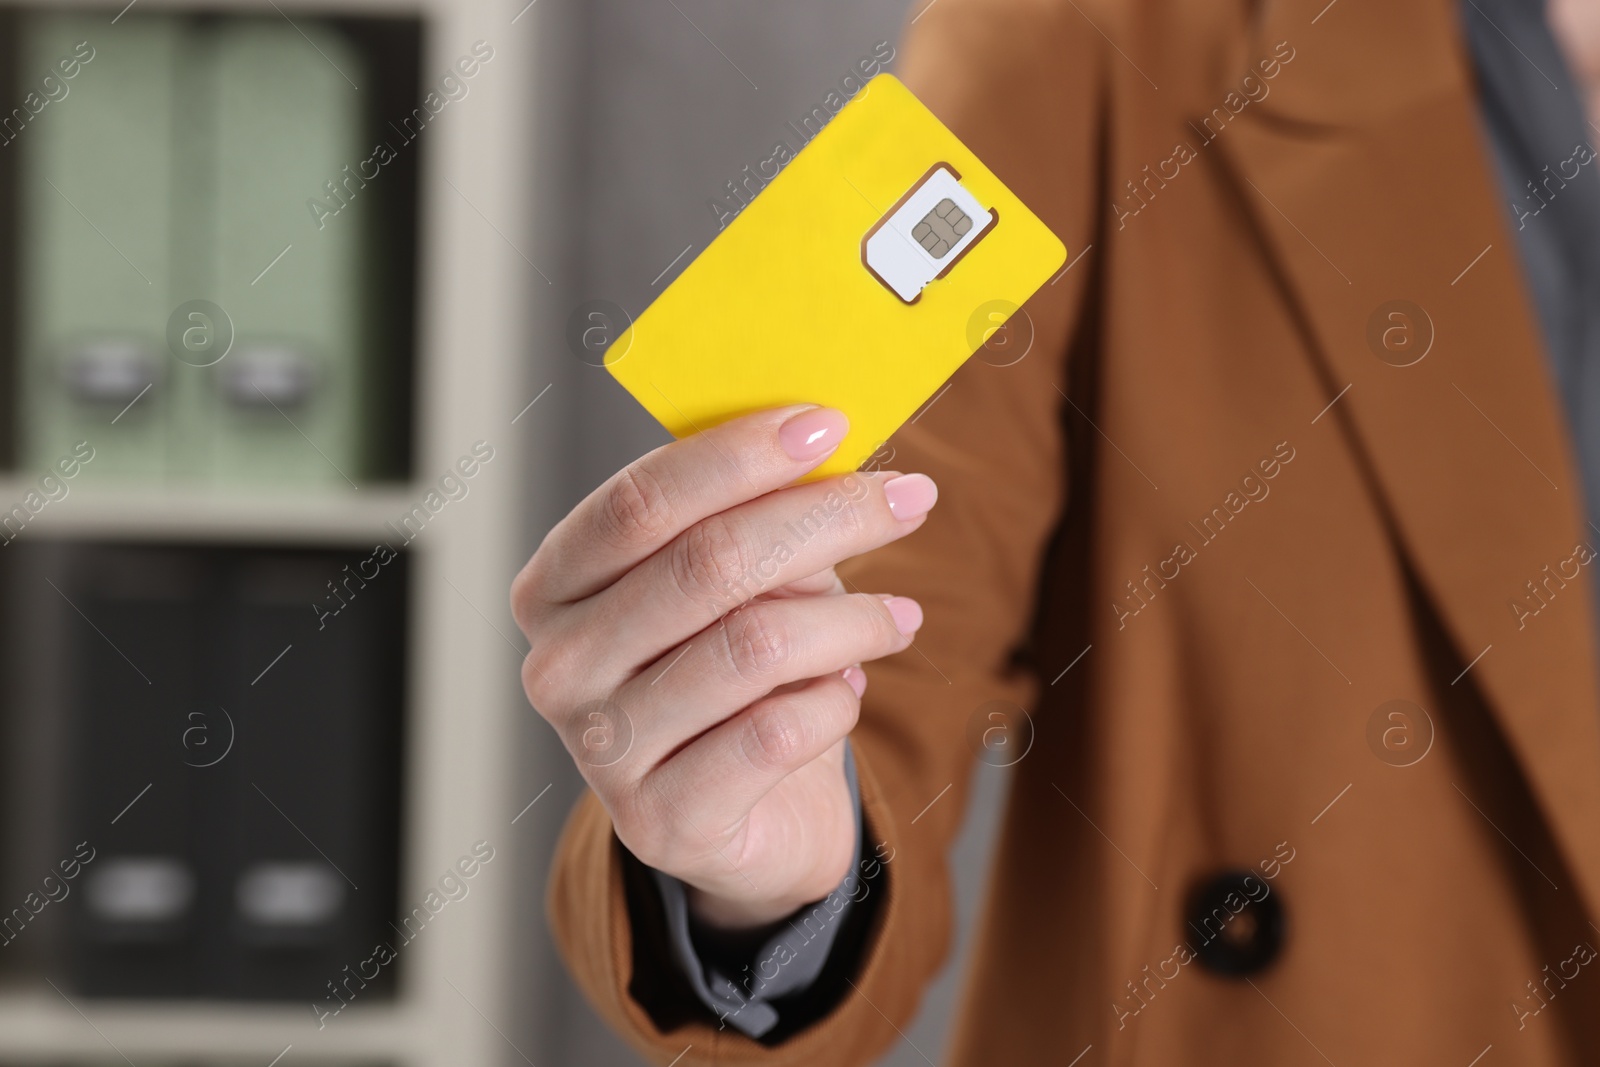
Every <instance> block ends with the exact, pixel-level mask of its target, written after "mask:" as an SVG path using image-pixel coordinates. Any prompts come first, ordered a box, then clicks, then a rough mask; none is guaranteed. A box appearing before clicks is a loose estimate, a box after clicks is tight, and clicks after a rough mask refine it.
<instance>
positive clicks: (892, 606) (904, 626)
mask: <svg viewBox="0 0 1600 1067" xmlns="http://www.w3.org/2000/svg"><path fill="white" fill-rule="evenodd" d="M883 606H884V607H886V608H888V609H889V615H890V616H891V617H892V618H893V619H894V628H895V629H896V630H899V631H900V632H901V633H903V634H905V635H906V636H907V637H910V636H911V635H912V634H914V633H916V632H917V629H918V627H920V626H921V625H922V605H921V604H918V603H917V602H916V601H915V600H912V599H911V598H910V597H908V596H892V597H890V598H889V599H888V600H885V601H884V602H883Z"/></svg>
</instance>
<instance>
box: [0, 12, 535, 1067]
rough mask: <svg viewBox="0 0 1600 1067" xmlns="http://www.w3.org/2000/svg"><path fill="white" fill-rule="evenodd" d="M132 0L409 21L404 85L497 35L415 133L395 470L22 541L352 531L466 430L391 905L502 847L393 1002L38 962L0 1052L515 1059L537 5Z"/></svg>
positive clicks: (425, 1062)
mask: <svg viewBox="0 0 1600 1067" xmlns="http://www.w3.org/2000/svg"><path fill="white" fill-rule="evenodd" d="M3 2H5V3H6V5H7V7H20V8H24V9H27V8H31V7H36V6H37V7H49V8H58V9H59V8H65V7H75V8H85V9H92V10H96V11H105V12H106V13H107V18H108V19H109V18H111V17H112V16H114V15H116V14H117V11H118V8H119V7H120V6H121V4H122V3H123V2H125V0H116V3H115V4H113V6H111V7H110V8H107V6H106V5H105V4H104V3H88V2H83V0H45V2H44V3H42V4H38V5H33V4H26V3H17V4H14V3H11V2H10V0H3ZM134 3H136V4H137V5H138V10H139V11H140V12H141V13H148V12H150V11H156V10H177V11H184V10H203V11H208V12H221V13H230V12H233V11H238V12H245V13H249V14H252V15H267V16H272V15H274V14H275V13H276V14H277V15H280V16H282V17H283V18H286V19H289V20H292V21H294V20H300V19H305V18H312V17H315V16H319V15H347V16H361V15H398V16H414V17H418V18H420V19H421V20H422V22H423V37H422V40H423V61H422V63H423V65H422V70H421V71H420V72H419V74H420V83H421V85H422V87H423V91H424V92H425V91H426V90H427V88H428V87H429V86H430V83H431V82H436V81H437V79H438V77H440V76H442V75H443V73H444V72H445V71H446V70H447V69H448V68H449V67H450V66H451V65H452V64H453V63H454V62H455V61H456V60H457V59H458V58H459V57H461V56H462V55H465V54H466V53H467V52H468V51H469V49H470V48H471V46H472V44H473V42H475V41H479V40H484V41H487V42H488V43H489V44H490V45H491V46H492V47H493V48H494V49H495V60H494V62H492V63H490V64H488V65H486V66H485V68H484V70H483V72H482V73H481V74H480V75H479V76H478V77H476V78H475V79H474V81H473V83H472V89H471V93H470V95H469V96H468V97H466V98H465V99H463V100H461V101H458V102H454V103H452V104H451V105H450V109H449V112H448V113H446V114H443V115H441V117H440V119H439V120H438V121H437V122H436V123H434V124H433V125H431V126H430V127H429V128H428V130H427V131H426V134H425V135H424V137H423V138H420V139H419V140H418V142H417V150H419V151H420V152H421V153H422V155H421V157H420V167H421V175H420V185H419V195H420V197H421V200H422V203H421V211H420V226H421V230H420V233H419V241H418V247H419V256H418V261H419V277H418V284H417V293H418V300H419V306H418V308H417V309H416V311H417V320H418V321H417V335H416V336H417V373H416V380H415V401H414V434H415V436H414V439H413V457H414V459H413V468H414V475H415V477H414V480H413V484H404V485H395V484H392V483H391V484H389V485H386V486H384V487H382V488H372V489H363V490H352V491H346V492H337V493H335V492H326V493H318V492H296V493H284V492H281V491H271V490H266V489H263V490H262V491H261V492H249V491H245V490H238V489H232V490H229V491H227V492H226V493H211V492H207V491H204V490H201V489H184V488H173V487H162V486H150V487H139V486H136V485H132V484H130V485H127V486H117V487H112V486H109V485H96V484H91V483H82V484H78V483H75V484H74V485H73V486H72V490H71V494H70V496H69V497H68V498H67V499H65V500H62V501H60V502H58V503H53V504H51V505H49V506H48V507H47V508H45V510H44V511H42V512H41V513H40V514H39V515H38V516H37V517H36V518H35V519H34V521H33V522H31V523H30V524H29V526H28V527H27V530H26V532H25V536H26V538H27V539H28V540H29V541H34V540H35V539H52V538H96V539H115V540H137V541H151V540H161V541H173V542H198V543H213V542H223V543H226V542H241V541H251V542H258V543H281V544H316V545H344V546H351V547H359V546H362V545H369V544H373V543H375V540H376V539H379V538H382V537H383V536H384V524H385V522H388V521H392V520H396V519H398V517H399V516H400V515H402V514H404V513H405V512H406V511H407V510H408V509H409V508H410V507H411V506H412V505H413V504H415V503H417V502H418V501H419V500H420V499H421V497H422V496H423V494H425V493H426V492H427V491H428V489H429V488H431V487H432V484H433V483H434V482H435V481H437V479H438V478H439V476H440V475H442V474H444V473H445V472H446V471H448V470H449V469H450V468H451V466H452V465H453V464H454V463H455V461H456V459H457V458H458V457H460V456H461V455H463V454H464V453H466V452H467V451H468V450H469V449H470V447H471V446H472V444H473V443H474V442H476V441H480V440H485V441H488V442H489V443H490V444H492V445H493V446H494V447H495V450H496V455H495V458H494V460H493V461H492V462H491V463H490V464H488V465H486V466H485V467H484V468H483V470H482V472H481V473H480V474H479V475H478V476H477V477H476V478H475V479H474V480H473V482H472V485H471V491H470V493H469V495H468V497H467V498H466V499H464V500H462V501H459V502H452V503H451V504H450V505H449V507H448V508H447V509H446V511H444V512H441V513H440V515H439V516H438V517H437V518H436V519H435V520H434V521H432V522H430V523H429V525H428V526H427V528H426V529H425V530H424V531H423V532H422V534H421V535H420V536H418V537H417V538H416V540H415V541H413V542H412V543H411V544H410V546H409V551H410V553H411V555H412V568H411V605H410V618H411V620H412V623H411V625H412V631H411V633H410V634H409V641H408V647H409V650H410V658H409V662H408V664H407V693H408V714H409V720H408V722H407V725H406V737H407V750H406V752H405V754H404V759H405V768H406V778H405V781H404V783H403V788H402V796H403V798H404V805H405V807H404V810H403V811H402V812H401V825H402V827H403V831H404V837H403V842H402V848H401V856H402V863H403V866H402V869H401V872H400V883H399V901H400V907H401V909H402V910H404V909H406V908H408V907H410V906H411V905H412V904H416V903H420V902H421V900H422V898H423V896H424V895H425V894H426V892H427V890H428V888H429V887H430V886H431V885H433V884H434V883H435V882H436V881H437V879H438V878H439V875H440V873H441V872H443V871H444V870H445V868H446V867H447V866H449V865H450V864H452V863H454V862H455V860H456V859H457V858H458V857H460V856H461V855H463V854H465V853H467V852H469V851H470V850H471V847H472V844H473V843H474V842H476V841H479V840H488V841H489V842H490V843H491V844H493V845H495V847H496V850H497V854H498V856H506V860H505V861H504V862H501V863H498V864H497V863H493V862H491V863H489V864H487V865H486V866H485V867H484V868H483V870H482V872H481V873H480V874H479V875H478V876H477V877H476V878H475V879H474V880H473V881H472V884H471V893H470V895H469V896H468V897H467V898H466V899H465V900H463V901H461V902H459V903H454V904H452V905H450V906H449V907H448V908H447V909H446V910H445V911H444V912H441V913H440V915H439V917H438V918H437V919H436V920H435V922H434V924H432V925H430V927H429V928H428V929H426V930H424V932H423V933H422V934H421V935H419V936H418V937H417V938H416V940H415V942H414V943H412V944H409V945H407V946H406V947H404V948H403V949H402V950H401V960H400V963H399V967H400V975H401V982H400V988H399V991H398V994H397V996H396V997H395V998H394V999H392V1000H390V1001H387V1002H380V1001H376V1000H375V1001H373V1002H371V1003H367V1004H363V1003H359V1002H357V1003H354V1004H352V1005H351V1006H350V1007H349V1008H348V1009H347V1010H345V1011H344V1012H343V1013H342V1014H341V1015H340V1016H339V1017H337V1018H333V1019H329V1020H328V1021H327V1024H326V1026H325V1027H323V1028H321V1029H319V1027H318V1024H317V1018H316V1015H315V1013H314V1012H313V1010H312V1009H311V1007H310V1005H309V1004H278V1003H272V1004H251V1003H218V1002H201V1001H195V1002H183V1001H177V1002H174V1001H150V1002H143V1001H138V1002H135V1001H118V1000H96V999H88V998H79V997H76V996H74V997H73V998H72V999H71V1000H70V1001H69V1000H68V999H67V997H66V996H65V995H63V994H62V993H61V992H58V991H56V990H53V989H52V988H51V986H50V985H49V984H47V983H46V982H45V980H44V978H43V977H42V976H39V977H37V978H28V977H26V976H24V977H23V978H22V979H14V980H12V984H10V985H5V986H0V1063H5V1064H11V1063H19V1064H20V1063H27V1064H37V1063H49V1064H57V1063H60V1064H89V1063H96V1064H99V1063H121V1062H124V1060H127V1061H130V1062H133V1063H137V1064H139V1065H140V1067H148V1065H150V1064H173V1063H182V1064H204V1065H222V1064H227V1065H233V1064H255V1065H259V1067H265V1065H267V1064H269V1063H276V1064H279V1067H296V1065H297V1064H324V1065H327V1064H351V1065H355V1064H363V1065H365V1064H373V1065H394V1067H402V1065H403V1067H489V1065H497V1064H502V1063H520V1062H522V1060H523V1059H525V1057H523V1056H522V1055H521V1053H520V1052H519V1051H518V1050H517V1049H515V1047H514V1046H513V1044H512V1041H511V1039H510V1038H508V1037H506V1036H504V1035H505V1034H508V1033H515V1032H516V1027H515V1025H514V1021H515V1020H516V1018H517V1017H518V1016H519V1014H521V1011H522V1009H521V1008H519V1006H518V1005H516V1004H514V1003H513V995H512V993H511V992H510V990H511V989H513V988H515V986H514V983H513V981H512V979H511V975H512V971H513V955H512V954H513V952H514V951H515V947H514V945H513V944H512V943H511V942H510V939H509V938H508V937H507V936H506V933H505V932H506V931H507V930H509V929H511V928H512V927H513V923H512V921H511V916H512V914H513V910H514V909H516V910H526V909H527V908H528V907H530V906H534V907H537V906H538V905H539V901H540V900H541V898H542V890H541V888H540V887H529V886H526V885H518V884H515V878H514V874H515V871H514V869H513V866H512V863H511V861H510V856H509V853H510V852H511V849H510V847H509V846H510V837H511V834H512V833H513V832H514V831H513V830H512V827H511V825H510V824H511V820H512V819H513V817H515V816H517V815H518V812H519V809H521V808H522V807H523V805H524V804H526V803H527V801H528V799H529V798H530V797H531V795H532V793H533V792H536V791H537V790H526V789H525V787H519V788H514V785H515V783H514V782H513V780H512V772H513V767H512V753H513V750H514V745H513V740H514V728H515V726H516V724H517V721H518V720H519V718H521V717H522V716H525V715H528V714H531V712H529V711H528V710H527V707H526V703H525V701H524V700H523V698H522V695H521V693H520V691H519V689H518V685H517V678H518V667H519V661H520V651H521V646H519V644H518V642H520V641H521V635H520V634H518V633H517V632H516V630H515V627H514V625H513V624H512V623H511V620H510V618H509V613H508V610H507V607H506V597H507V586H506V583H507V578H508V576H509V575H510V574H511V573H513V572H514V570H515V567H516V565H517V563H518V562H519V560H518V558H517V555H518V552H519V547H518V546H519V544H520V539H519V538H518V537H517V529H518V525H519V524H520V523H521V522H523V521H524V514H525V508H524V505H525V503H526V501H527V499H528V494H529V492H530V480H531V478H533V477H534V475H535V473H536V472H534V471H533V470H531V469H530V468H531V464H529V463H528V462H527V460H526V456H527V454H528V449H527V448H526V442H527V434H526V431H527V430H528V425H527V423H528V422H529V421H530V420H532V419H534V418H536V417H537V413H538V412H539V411H540V408H539V407H535V408H533V409H532V410H531V412H529V413H527V414H522V415H521V417H520V421H519V422H518V423H517V424H515V425H513V421H512V420H513V419H514V418H518V417H519V413H521V412H522V411H523V409H524V406H525V405H526V404H527V403H528V402H529V401H530V400H532V399H533V397H534V396H535V394H536V393H537V392H538V386H539V385H542V384H543V383H540V382H536V381H535V377H536V376H535V375H534V374H532V373H530V372H529V367H530V364H531V363H532V361H533V359H534V356H533V351H534V348H533V344H532V338H531V337H530V334H529V326H530V324H531V315H530V314H529V310H528V309H529V304H530V294H534V295H535V296H537V295H538V294H540V293H542V291H543V290H544V289H545V286H546V282H545V280H544V279H542V278H541V277H540V275H539V273H538V272H537V271H536V269H535V268H534V267H533V265H532V263H531V262H530V259H529V255H530V253H531V249H530V248H529V247H528V240H527V238H526V237H525V236H524V235H526V234H528V233H529V232H530V231H531V225H530V220H531V212H532V210H533V205H534V203H535V196H534V190H533V170H532V160H533V151H532V149H533V142H534V138H535V135H536V134H535V129H534V118H535V116H534V107H533V104H534V87H535V78H534V59H535V51H536V41H535V36H534V34H535V32H536V26H537V22H538V20H537V19H536V18H535V17H534V16H533V15H532V14H531V13H528V12H527V11H526V9H523V5H522V3H521V2H515V3H513V2H490V0H407V2H404V3H396V2H389V0H336V2H333V3H327V2H322V0H260V2H249V0H204V2H192V3H191V2H187V0H134ZM133 6H134V5H133V4H128V7H129V8H132V7H133ZM529 6H530V7H531V5H529ZM124 10H126V9H124ZM514 20H515V21H514ZM534 258H537V257H534ZM30 485H31V481H30V480H29V479H28V478H27V477H26V475H25V474H22V475H17V476H11V477H5V478H0V499H5V500H13V499H17V498H19V497H20V496H21V494H22V493H24V492H26V491H27V489H28V488H29V486H30ZM524 791H527V792H528V793H529V796H523V795H522V794H523V792H524ZM521 828H522V827H518V829H521ZM498 856H497V858H498ZM434 927H437V929H435V928H434ZM352 962H354V961H352ZM330 977H333V976H330ZM290 1046H292V1048H291V1047H290ZM286 1050H287V1051H286ZM280 1055H281V1056H282V1059H281V1060H276V1059H275V1057H278V1056H280Z"/></svg>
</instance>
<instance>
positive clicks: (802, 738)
mask: <svg viewBox="0 0 1600 1067" xmlns="http://www.w3.org/2000/svg"><path fill="white" fill-rule="evenodd" d="M739 744H740V749H741V750H742V751H743V753H744V757H745V759H746V760H748V761H749V762H750V764H751V765H752V766H755V767H757V768H761V769H769V770H787V769H789V768H791V767H795V766H798V765H799V764H800V762H801V761H803V760H804V759H805V757H806V755H807V753H808V751H809V749H810V747H811V736H810V731H808V730H807V729H806V725H805V722H804V721H803V718H802V716H801V715H800V714H799V711H798V709H797V708H796V707H795V706H794V705H793V704H792V703H790V702H788V701H764V702H762V703H761V704H758V705H756V706H755V707H753V708H751V709H750V712H749V714H748V715H746V716H745V725H744V729H743V730H741V731H740V736H739Z"/></svg>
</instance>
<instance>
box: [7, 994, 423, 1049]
mask: <svg viewBox="0 0 1600 1067" xmlns="http://www.w3.org/2000/svg"><path fill="white" fill-rule="evenodd" d="M40 986H41V988H42V989H43V992H42V993H39V994H35V993H25V992H22V991H19V990H16V989H14V988H7V989H5V990H4V995H3V996H0V1060H5V1059H15V1058H29V1059H37V1058H56V1057H63V1058H67V1057H71V1058H82V1059H89V1058H96V1059H104V1060H106V1061H107V1062H113V1061H117V1060H118V1059H120V1058H121V1057H127V1058H129V1059H131V1060H132V1061H133V1062H135V1063H139V1062H141V1060H142V1059H144V1058H151V1059H155V1058H179V1057H196V1058H201V1059H207V1060H214V1059H225V1058H238V1059H241V1060H248V1061H250V1062H256V1063H260V1064H265V1063H267V1062H269V1061H271V1060H272V1059H273V1057H275V1056H277V1055H279V1054H280V1053H282V1052H283V1051H284V1047H285V1046H286V1045H291V1044H292V1045H293V1046H294V1052H293V1053H292V1056H293V1060H294V1061H295V1062H300V1063H304V1062H307V1061H309V1062H319V1061H320V1062H327V1061H330V1060H338V1061H344V1062H350V1063H378V1062H398V1061H409V1060H410V1059H412V1058H413V1056H414V1054H415V1049H416V1047H417V1045H418V1043H419V1038H420V1037H421V1036H422V1034H421V1031H422V1030H423V1029H424V1020H425V1013H423V1012H421V1011H418V1010H416V1009H415V1008H407V1007H405V1006H404V1005H402V1004H392V1003H391V1004H384V1005H374V1006H371V1007H361V1006H360V1005H356V1004H352V1005H350V1007H349V1008H347V1009H346V1010H345V1011H344V1012H343V1013H342V1014H341V1015H340V1016H339V1017H338V1018H335V1019H329V1020H327V1025H326V1026H325V1027H323V1029H321V1030H318V1029H317V1020H316V1016H315V1014H314V1013H313V1012H312V1010H311V1008H310V1007H309V1005H308V1004H272V1005H245V1004H229V1003H218V1004H206V1003H196V1002H193V1001H177V1002H172V1003H165V1002H150V1001H116V1000H112V1001H100V1000H89V999H85V998H82V997H73V998H72V1000H71V1002H68V1001H67V1000H66V998H64V997H63V996H62V995H61V994H59V993H57V992H55V991H54V990H52V989H50V988H49V986H47V985H45V984H44V983H43V982H41V983H40ZM80 1013H81V1014H80ZM285 1059H286V1060H287V1059H289V1057H285Z"/></svg>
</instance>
